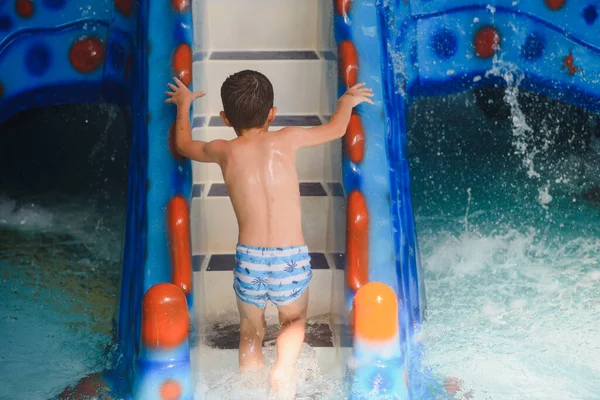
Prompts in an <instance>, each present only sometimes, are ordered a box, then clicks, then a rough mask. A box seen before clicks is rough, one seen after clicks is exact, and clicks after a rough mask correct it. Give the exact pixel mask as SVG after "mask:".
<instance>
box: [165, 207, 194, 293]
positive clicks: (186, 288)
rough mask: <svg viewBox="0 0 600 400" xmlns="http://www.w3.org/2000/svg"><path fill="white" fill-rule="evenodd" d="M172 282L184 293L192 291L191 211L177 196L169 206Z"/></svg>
mask: <svg viewBox="0 0 600 400" xmlns="http://www.w3.org/2000/svg"><path fill="white" fill-rule="evenodd" d="M167 218H168V229H169V247H170V249H171V265H172V271H173V272H172V280H171V282H172V283H173V284H174V285H176V286H178V287H179V288H180V289H181V290H182V291H183V293H185V294H189V293H190V292H191V290H192V250H191V244H190V211H189V207H188V203H187V201H186V200H185V199H184V198H183V197H182V196H175V197H173V198H172V199H171V201H169V204H168V206H167Z"/></svg>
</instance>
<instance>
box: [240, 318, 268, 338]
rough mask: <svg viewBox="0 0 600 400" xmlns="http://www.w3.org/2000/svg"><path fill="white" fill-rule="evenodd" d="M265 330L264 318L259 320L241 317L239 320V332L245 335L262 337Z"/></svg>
mask: <svg viewBox="0 0 600 400" xmlns="http://www.w3.org/2000/svg"><path fill="white" fill-rule="evenodd" d="M266 331H267V322H266V321H265V319H264V318H262V320H261V321H258V320H257V321H255V320H251V319H243V320H242V321H241V322H240V332H241V333H242V334H243V335H245V336H257V337H264V336H265V333H266Z"/></svg>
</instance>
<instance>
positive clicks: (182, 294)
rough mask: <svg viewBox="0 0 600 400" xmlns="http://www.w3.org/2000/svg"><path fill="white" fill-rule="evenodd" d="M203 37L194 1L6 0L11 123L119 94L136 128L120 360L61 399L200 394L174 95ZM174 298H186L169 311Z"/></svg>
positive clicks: (2, 115)
mask: <svg viewBox="0 0 600 400" xmlns="http://www.w3.org/2000/svg"><path fill="white" fill-rule="evenodd" d="M192 36H193V35H192V16H191V7H190V2H189V1H188V0H172V1H171V0H158V1H152V2H149V1H146V0H141V1H133V0H114V1H113V0H93V1H92V0H69V1H67V0H40V1H33V0H14V1H12V0H11V1H2V2H0V123H2V122H4V121H6V120H7V119H8V118H10V117H11V116H12V115H14V114H15V113H17V112H19V111H21V110H25V109H29V108H36V107H47V106H52V105H58V104H75V103H84V102H87V103H89V102H95V103H97V102H109V103H114V104H117V105H120V106H121V107H123V108H124V109H125V110H126V111H127V114H128V118H129V123H130V127H131V134H132V147H131V155H130V162H129V183H128V200H127V217H126V219H127V220H126V237H125V243H124V264H123V272H122V290H121V295H120V304H119V311H118V315H117V319H118V321H117V332H116V336H117V338H116V340H117V343H118V351H117V353H116V355H115V363H114V364H115V365H114V369H113V370H111V371H100V372H99V373H97V374H93V375H91V376H89V377H86V378H84V379H83V380H82V381H81V382H80V383H79V384H77V385H75V387H72V388H68V389H67V390H65V392H64V393H63V394H61V395H60V397H61V398H78V397H77V396H84V395H85V394H86V393H87V394H91V393H89V391H90V390H92V391H94V393H95V394H99V393H100V392H107V393H111V394H112V395H114V397H115V398H123V397H125V398H136V399H149V400H151V399H160V398H170V397H168V396H172V398H181V399H191V398H192V383H191V377H190V361H189V360H190V356H189V345H188V337H187V335H188V331H189V324H190V320H189V314H191V313H190V312H189V311H190V308H191V307H192V305H193V301H192V297H191V293H192V291H191V254H189V256H188V257H186V249H188V250H189V247H190V243H189V242H190V238H189V223H187V224H186V223H182V221H185V220H186V217H188V216H189V201H190V196H191V168H190V163H189V161H185V160H182V159H180V158H178V157H177V156H176V155H175V154H174V153H173V152H172V151H171V150H170V146H169V137H170V136H169V133H170V127H171V125H172V123H173V121H174V110H173V108H171V107H166V106H165V105H164V103H163V101H164V92H165V84H166V82H167V81H169V80H170V79H171V77H173V76H179V78H180V79H181V80H182V81H184V82H185V83H186V84H188V85H191V82H192V79H191V74H192V51H191V47H192ZM0 133H1V132H0ZM187 253H189V251H188V252H187ZM168 302H170V304H171V305H173V304H175V305H176V307H174V308H173V307H171V309H172V310H171V314H169V315H166V316H164V315H165V314H164V310H165V308H166V305H165V304H167V303H168ZM161 313H162V314H161ZM161 315H163V317H162V319H161V317H160V316H161ZM169 328H170V329H169ZM165 396H167V397H165ZM173 396H175V397H173Z"/></svg>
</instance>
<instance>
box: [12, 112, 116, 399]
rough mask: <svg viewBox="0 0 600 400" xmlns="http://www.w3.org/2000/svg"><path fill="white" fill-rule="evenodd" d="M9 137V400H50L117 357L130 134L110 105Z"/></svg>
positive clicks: (45, 119) (15, 125)
mask: <svg viewBox="0 0 600 400" xmlns="http://www.w3.org/2000/svg"><path fill="white" fill-rule="evenodd" d="M1 131H2V133H1V134H0V160H1V161H0V166H1V168H0V181H1V185H0V292H2V297H1V300H0V335H1V336H2V342H1V343H0V399H11V400H20V399H23V400H37V399H42V400H47V399H50V398H52V397H54V396H56V395H58V394H59V393H60V392H62V391H63V390H64V389H65V388H66V387H67V386H68V385H70V384H73V383H75V382H76V381H77V380H78V379H80V378H82V377H84V376H86V375H87V374H89V373H93V372H98V371H102V370H103V369H105V368H106V367H107V366H108V365H109V363H110V361H111V350H112V335H113V332H112V328H113V316H114V312H115V309H116V306H117V297H118V293H119V277H120V269H121V243H122V237H123V236H122V235H123V224H124V211H125V195H124V190H125V186H124V182H125V179H126V176H127V175H126V163H125V160H126V159H127V150H128V145H127V140H126V139H127V138H126V135H127V134H128V132H127V131H126V129H125V128H124V118H123V115H122V114H121V113H120V111H119V110H118V109H115V108H113V107H106V106H101V107H98V106H95V107H92V106H79V107H69V108H64V107H59V108H53V109H46V110H34V111H30V112H28V113H27V114H25V115H21V116H19V117H18V118H17V119H16V120H13V121H10V122H9V123H7V124H5V125H3V126H2V127H1Z"/></svg>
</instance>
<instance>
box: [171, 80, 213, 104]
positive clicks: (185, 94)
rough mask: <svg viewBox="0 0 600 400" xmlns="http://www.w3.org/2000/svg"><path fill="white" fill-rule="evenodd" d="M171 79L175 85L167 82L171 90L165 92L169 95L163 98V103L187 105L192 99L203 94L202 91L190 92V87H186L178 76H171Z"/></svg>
mask: <svg viewBox="0 0 600 400" xmlns="http://www.w3.org/2000/svg"><path fill="white" fill-rule="evenodd" d="M173 80H174V81H175V83H176V84H177V86H175V85H173V84H172V83H169V84H167V86H169V88H170V89H171V90H172V91H171V92H165V94H166V95H167V96H169V97H168V98H167V99H166V100H165V103H172V104H175V105H176V106H178V107H180V106H182V105H185V106H186V107H189V106H190V105H191V104H192V102H193V101H194V100H196V99H198V98H200V97H202V96H204V95H205V93H204V92H191V91H190V89H188V88H187V86H185V85H184V84H183V82H181V81H180V80H179V79H178V78H173Z"/></svg>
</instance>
